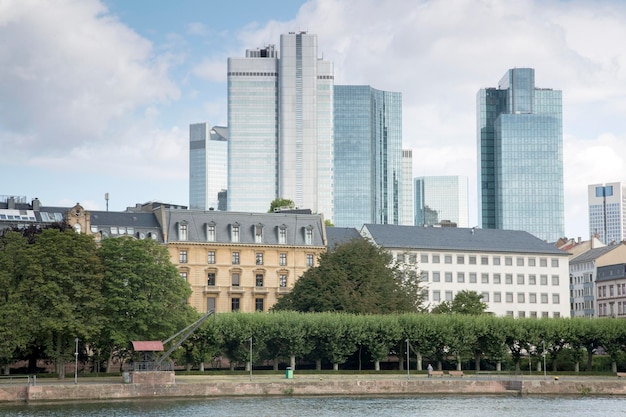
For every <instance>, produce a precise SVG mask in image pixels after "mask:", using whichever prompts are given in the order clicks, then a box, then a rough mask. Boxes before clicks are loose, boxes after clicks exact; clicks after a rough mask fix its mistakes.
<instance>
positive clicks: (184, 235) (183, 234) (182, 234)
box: [178, 220, 187, 241]
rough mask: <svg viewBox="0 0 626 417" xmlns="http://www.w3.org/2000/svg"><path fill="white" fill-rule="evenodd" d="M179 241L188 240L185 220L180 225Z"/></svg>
mask: <svg viewBox="0 0 626 417" xmlns="http://www.w3.org/2000/svg"><path fill="white" fill-rule="evenodd" d="M178 240H181V241H184V240H187V222H186V221H184V220H183V221H182V222H179V223H178Z"/></svg>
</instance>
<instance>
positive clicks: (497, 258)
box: [493, 256, 500, 265]
mask: <svg viewBox="0 0 626 417" xmlns="http://www.w3.org/2000/svg"><path fill="white" fill-rule="evenodd" d="M493 264H494V265H500V257H499V256H494V257H493Z"/></svg>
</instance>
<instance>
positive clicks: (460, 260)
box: [456, 255, 465, 265]
mask: <svg viewBox="0 0 626 417" xmlns="http://www.w3.org/2000/svg"><path fill="white" fill-rule="evenodd" d="M456 263H457V264H459V265H463V264H464V263H465V256H463V255H457V257H456Z"/></svg>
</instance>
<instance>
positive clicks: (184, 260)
mask: <svg viewBox="0 0 626 417" xmlns="http://www.w3.org/2000/svg"><path fill="white" fill-rule="evenodd" d="M178 262H179V263H181V264H186V263H187V251H186V250H181V251H180V252H179V253H178Z"/></svg>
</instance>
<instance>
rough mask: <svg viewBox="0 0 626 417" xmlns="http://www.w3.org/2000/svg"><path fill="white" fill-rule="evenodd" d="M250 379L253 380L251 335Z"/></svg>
mask: <svg viewBox="0 0 626 417" xmlns="http://www.w3.org/2000/svg"><path fill="white" fill-rule="evenodd" d="M250 381H252V337H250Z"/></svg>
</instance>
